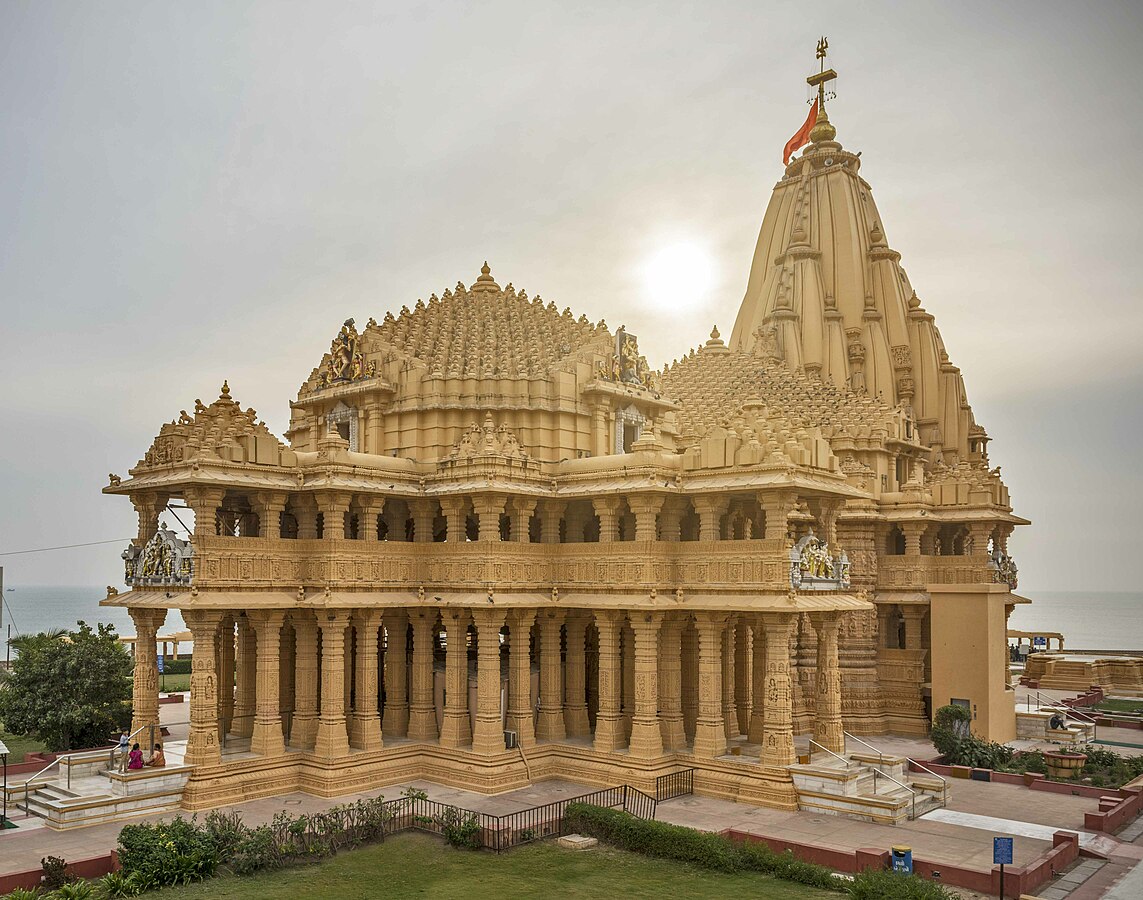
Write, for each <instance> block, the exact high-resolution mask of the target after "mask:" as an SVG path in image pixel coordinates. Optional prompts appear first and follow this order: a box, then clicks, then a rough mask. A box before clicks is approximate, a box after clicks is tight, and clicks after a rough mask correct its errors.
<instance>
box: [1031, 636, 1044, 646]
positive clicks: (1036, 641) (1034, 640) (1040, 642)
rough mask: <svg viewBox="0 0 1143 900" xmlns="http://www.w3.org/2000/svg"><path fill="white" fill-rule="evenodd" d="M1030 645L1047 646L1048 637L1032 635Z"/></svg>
mask: <svg viewBox="0 0 1143 900" xmlns="http://www.w3.org/2000/svg"><path fill="white" fill-rule="evenodd" d="M1032 646H1033V647H1047V646H1048V639H1047V638H1046V637H1034V638H1032Z"/></svg>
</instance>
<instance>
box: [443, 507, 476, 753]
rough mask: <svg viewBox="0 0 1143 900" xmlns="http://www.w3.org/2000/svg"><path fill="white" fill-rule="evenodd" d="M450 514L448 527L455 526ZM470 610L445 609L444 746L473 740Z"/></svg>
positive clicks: (460, 744)
mask: <svg viewBox="0 0 1143 900" xmlns="http://www.w3.org/2000/svg"><path fill="white" fill-rule="evenodd" d="M451 523H452V519H451V517H450V518H449V527H450V528H451V527H452V524H451ZM470 620H471V616H470V615H469V614H468V610H460V609H450V610H446V611H445V612H444V613H442V616H441V621H442V622H443V623H444V626H445V640H446V641H447V646H446V648H445V649H446V653H445V704H444V716H443V717H442V719H441V746H442V747H463V746H464V745H466V744H468V743H469V741H471V740H472V726H471V724H470V721H469V716H468V623H469V621H470Z"/></svg>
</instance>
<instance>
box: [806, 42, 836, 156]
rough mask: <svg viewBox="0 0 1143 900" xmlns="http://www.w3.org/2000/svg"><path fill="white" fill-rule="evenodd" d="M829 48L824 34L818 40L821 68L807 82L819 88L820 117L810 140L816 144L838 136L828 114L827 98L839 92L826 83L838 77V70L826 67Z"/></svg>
mask: <svg viewBox="0 0 1143 900" xmlns="http://www.w3.org/2000/svg"><path fill="white" fill-rule="evenodd" d="M828 50H829V41H828V40H827V39H826V38H825V36H824V35H823V36H822V38H821V40H819V41H818V49H817V58H818V60H819V62H820V70H819V71H818V72H817V74H815V75H811V76H810V77H809V78H807V79H806V84H808V85H809V86H810V87H816V88H817V89H818V97H817V100H818V117H817V120H816V121H815V122H814V127H813V129H812V130H811V131H810V140H811V141H813V142H814V143H815V144H820V143H821V142H822V141H832V140H833V139H834V138H835V137H836V136H837V129H836V128H834V127H833V125H831V124H830V121H829V116H828V115H826V100H833V99H834V98H835V97H837V94H836V93H835V92H834V91H833V89H832V88H831V89H829V90H827V89H826V85H827V84H829V83H830V82H831V81H835V80H836V79H837V72H835V71H834V70H833V69H827V68H826V67H825V61H826V52H827V51H828Z"/></svg>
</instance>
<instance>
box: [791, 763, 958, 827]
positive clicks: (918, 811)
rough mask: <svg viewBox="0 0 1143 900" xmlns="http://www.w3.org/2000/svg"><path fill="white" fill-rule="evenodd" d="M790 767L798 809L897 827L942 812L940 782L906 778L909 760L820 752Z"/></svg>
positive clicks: (926, 777)
mask: <svg viewBox="0 0 1143 900" xmlns="http://www.w3.org/2000/svg"><path fill="white" fill-rule="evenodd" d="M811 749H813V750H814V751H815V752H814V753H813V754H811V755H809V756H803V757H802V760H803V761H801V762H799V763H797V764H795V765H792V766H790V767H789V770H790V775H791V776H792V777H793V779H794V788H795V789H796V790H797V793H798V808H799V809H803V810H808V811H813V812H818V813H824V814H826V815H831V816H845V817H846V818H851V819H859V820H861V821H865V822H877V823H879V824H883V825H899V824H900V823H902V822H906V821H908V820H910V819H916V818H920V817H921V816H923V815H924V814H925V813H927V812H929V811H931V810H934V809H937V808H938V807H941V806H944V805H945V803H946V801H947V798H948V784H947V782H945V781H944V780H943V779H942V778H940V776H937V775H933V776H929V775H924V777H919V776H918V775H917V774H916V773H911V772H909V771H908V770H909V762H910V761H909V760H908V759H905V758H904V757H900V756H889V755H886V754H882V753H876V752H875V753H851V754H847V755H842V754H832V753H830V752H829V751H825V752H822V751H819V750H817V749H816V748H815V747H811Z"/></svg>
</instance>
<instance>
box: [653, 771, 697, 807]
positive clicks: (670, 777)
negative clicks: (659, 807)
mask: <svg viewBox="0 0 1143 900" xmlns="http://www.w3.org/2000/svg"><path fill="white" fill-rule="evenodd" d="M694 792H695V770H694V769H682V770H681V771H679V772H669V773H667V774H666V775H660V776H659V777H658V778H656V779H655V800H656V801H658V802H660V803H662V802H663V801H664V800H674V799H675V798H676V797H685V796H686V795H688V794H693V793H694Z"/></svg>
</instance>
